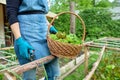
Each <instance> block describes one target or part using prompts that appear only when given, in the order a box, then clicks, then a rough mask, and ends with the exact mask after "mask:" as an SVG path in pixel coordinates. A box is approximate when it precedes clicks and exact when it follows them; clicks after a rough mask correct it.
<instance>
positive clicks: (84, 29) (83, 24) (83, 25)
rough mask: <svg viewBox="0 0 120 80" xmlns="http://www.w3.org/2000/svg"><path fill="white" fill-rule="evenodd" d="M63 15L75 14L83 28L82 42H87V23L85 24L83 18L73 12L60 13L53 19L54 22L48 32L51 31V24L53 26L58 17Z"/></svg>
mask: <svg viewBox="0 0 120 80" xmlns="http://www.w3.org/2000/svg"><path fill="white" fill-rule="evenodd" d="M62 14H73V15H75V16H76V17H77V18H78V19H79V20H80V21H81V23H82V27H83V36H82V42H84V40H85V32H86V28H85V23H84V21H83V20H82V18H81V17H80V16H79V15H77V14H75V13H73V12H69V11H67V12H60V13H58V14H57V15H56V16H55V17H53V19H52V21H51V22H50V24H49V25H48V31H49V29H50V26H51V24H53V22H54V21H55V19H56V18H57V17H58V16H60V15H62Z"/></svg>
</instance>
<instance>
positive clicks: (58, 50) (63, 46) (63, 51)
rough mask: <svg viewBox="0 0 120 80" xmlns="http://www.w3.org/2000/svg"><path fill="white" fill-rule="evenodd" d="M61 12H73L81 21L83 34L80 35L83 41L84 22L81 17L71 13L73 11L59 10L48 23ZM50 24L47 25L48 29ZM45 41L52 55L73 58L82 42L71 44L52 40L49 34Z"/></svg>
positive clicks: (79, 49)
mask: <svg viewBox="0 0 120 80" xmlns="http://www.w3.org/2000/svg"><path fill="white" fill-rule="evenodd" d="M62 14H73V15H75V16H76V17H77V18H78V19H79V20H80V21H81V23H82V27H83V36H82V42H84V38H85V24H84V21H83V20H82V18H81V17H80V16H79V15H77V14H75V13H73V12H61V13H59V14H57V16H55V17H54V18H53V20H52V21H51V23H50V25H51V24H52V23H53V22H54V20H55V19H56V18H57V17H58V16H60V15H62ZM50 25H49V26H48V31H49V29H50ZM47 43H48V47H49V50H50V52H51V54H52V55H54V56H57V57H65V58H75V57H76V56H77V55H79V54H80V51H81V49H82V46H83V44H80V45H73V44H69V43H62V42H59V41H56V40H53V39H51V38H50V37H49V34H48V35H47Z"/></svg>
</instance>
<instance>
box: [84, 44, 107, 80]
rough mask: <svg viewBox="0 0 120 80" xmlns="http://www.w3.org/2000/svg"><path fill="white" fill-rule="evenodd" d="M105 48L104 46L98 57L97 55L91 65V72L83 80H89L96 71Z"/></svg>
mask: <svg viewBox="0 0 120 80" xmlns="http://www.w3.org/2000/svg"><path fill="white" fill-rule="evenodd" d="M105 48H106V46H104V47H103V48H102V50H101V52H100V55H99V58H98V59H97V61H96V62H95V63H94V64H93V67H92V69H91V71H90V72H89V74H88V75H87V76H86V77H85V78H84V79H83V80H90V79H91V77H92V75H93V74H94V72H95V70H96V69H97V67H98V65H99V63H100V61H101V59H102V56H103V53H104V51H105Z"/></svg>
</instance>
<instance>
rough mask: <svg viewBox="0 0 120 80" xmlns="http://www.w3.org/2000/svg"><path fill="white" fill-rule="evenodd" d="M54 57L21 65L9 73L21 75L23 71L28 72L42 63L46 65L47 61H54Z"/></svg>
mask: <svg viewBox="0 0 120 80" xmlns="http://www.w3.org/2000/svg"><path fill="white" fill-rule="evenodd" d="M54 58H55V57H54V56H52V55H50V56H47V57H44V58H41V59H38V60H35V61H32V62H30V63H27V64H24V65H21V66H18V67H16V68H14V69H12V70H11V71H13V72H15V73H17V74H21V73H23V72H25V71H28V70H30V69H33V68H35V67H37V66H39V65H40V64H42V63H46V62H48V61H49V60H52V59H54Z"/></svg>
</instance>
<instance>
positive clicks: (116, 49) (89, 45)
mask: <svg viewBox="0 0 120 80" xmlns="http://www.w3.org/2000/svg"><path fill="white" fill-rule="evenodd" d="M87 46H88V47H95V48H102V47H103V46H98V45H91V44H87ZM106 49H109V50H115V51H120V48H111V47H106Z"/></svg>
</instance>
